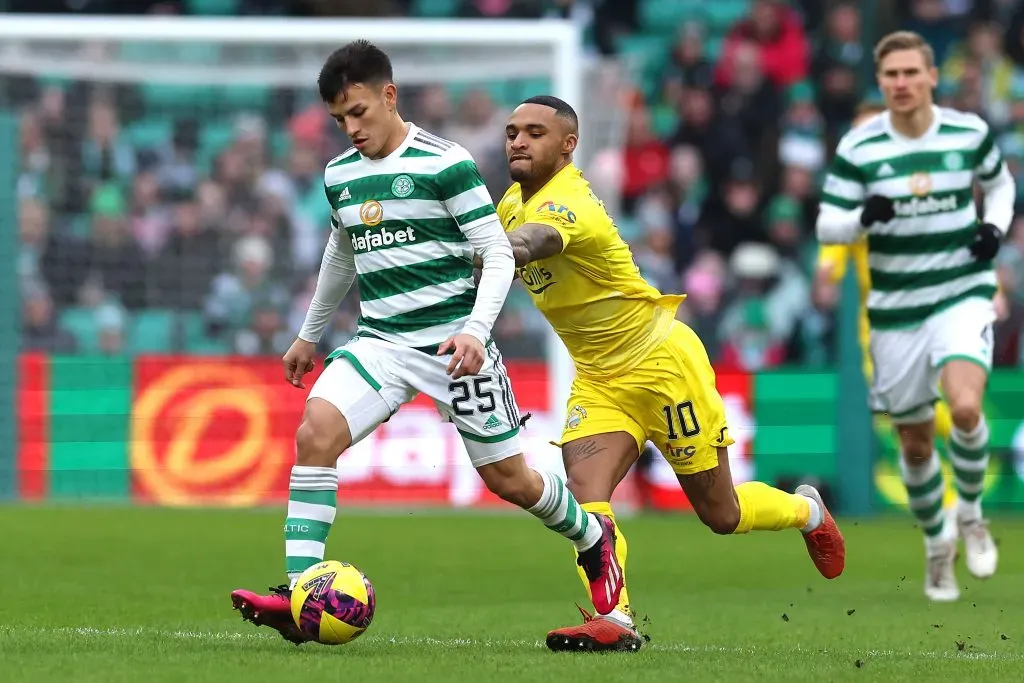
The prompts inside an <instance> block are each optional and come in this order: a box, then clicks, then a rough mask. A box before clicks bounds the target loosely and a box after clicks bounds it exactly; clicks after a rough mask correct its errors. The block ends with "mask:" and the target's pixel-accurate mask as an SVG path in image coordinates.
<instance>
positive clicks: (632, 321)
mask: <svg viewBox="0 0 1024 683" xmlns="http://www.w3.org/2000/svg"><path fill="white" fill-rule="evenodd" d="M505 135H506V152H507V154H508V160H509V171H510V174H511V177H512V180H513V181H514V182H513V184H512V186H511V187H510V188H509V189H508V191H507V192H506V193H505V196H504V198H502V200H501V201H500V202H499V203H498V214H499V216H500V217H501V222H502V224H503V225H504V226H505V230H506V231H507V232H508V237H509V241H510V242H511V244H512V252H513V255H514V257H515V263H516V267H517V268H518V274H519V277H520V278H521V280H522V282H523V284H524V285H525V287H526V289H527V290H529V292H530V296H531V298H532V299H533V301H534V303H535V304H536V306H537V308H538V309H539V310H540V311H541V312H542V313H543V314H544V316H545V317H546V318H547V320H548V322H549V323H550V324H551V326H552V327H553V328H554V330H555V332H556V333H557V334H558V336H559V337H560V338H561V340H562V342H563V343H564V344H565V346H566V348H567V349H568V351H569V354H570V355H571V356H572V359H573V361H574V363H575V367H576V379H575V380H574V382H573V386H572V394H571V396H570V398H569V402H568V405H567V413H566V418H565V429H564V432H563V434H562V437H561V448H562V460H563V462H564V465H565V471H566V474H567V476H568V488H569V490H570V491H571V492H572V493H573V494H574V495H575V496H576V499H577V500H578V501H580V502H581V503H582V504H583V508H584V509H585V510H587V511H589V512H595V513H599V514H601V515H604V516H606V517H607V518H610V519H612V520H614V513H613V511H612V508H611V505H610V503H609V501H610V500H611V497H612V492H613V491H614V489H615V487H616V486H617V485H618V484H619V482H620V481H621V480H622V478H623V477H624V476H625V474H626V472H627V471H628V470H629V468H630V466H631V465H632V464H633V463H634V462H635V461H636V459H637V457H638V456H639V453H640V451H641V449H643V448H644V445H645V443H646V442H647V440H648V439H650V440H651V441H652V442H653V443H654V444H656V445H657V446H658V448H659V450H660V451H661V452H662V454H663V455H664V456H665V458H666V459H667V460H668V462H669V463H670V464H671V465H672V468H673V469H674V470H675V472H676V475H677V477H678V479H679V483H680V485H681V486H682V488H683V491H684V492H685V493H686V495H687V497H688V498H689V500H690V502H691V504H692V505H693V508H694V510H695V511H696V513H697V515H698V516H699V517H700V519H701V521H703V522H704V524H706V525H707V526H708V527H710V528H711V530H712V531H714V532H715V533H718V534H744V533H747V532H749V531H752V530H755V529H756V530H773V531H777V530H781V529H800V530H801V532H802V533H803V538H804V540H805V541H806V545H807V549H808V551H809V552H810V555H811V558H812V559H813V560H814V564H815V566H816V567H817V568H818V570H819V571H820V572H821V573H822V575H824V576H825V577H827V578H835V577H837V576H839V574H840V573H841V572H842V571H843V567H844V564H845V554H846V550H845V545H844V542H843V537H842V535H841V534H840V532H839V529H838V527H837V526H836V524H835V522H834V521H833V520H832V517H831V515H830V514H829V512H828V510H827V509H826V508H825V505H824V504H823V503H822V500H821V496H820V495H819V494H818V492H817V491H816V490H815V489H814V488H812V487H810V486H800V487H798V488H797V490H796V493H786V492H784V491H780V490H778V489H774V488H772V487H770V486H767V485H766V484H763V483H760V482H748V483H745V484H741V485H739V486H735V487H734V486H733V481H732V476H731V474H730V470H729V455H728V451H727V448H728V446H729V445H731V444H732V443H734V441H733V439H732V437H731V436H730V435H729V430H728V425H727V424H726V416H725V406H724V404H723V401H722V398H721V396H720V395H719V394H718V391H717V389H716V387H715V375H714V372H713V370H712V368H711V364H710V362H709V360H708V356H707V353H706V351H705V350H704V346H703V344H701V342H700V340H699V339H698V338H697V336H696V335H695V334H694V333H693V331H692V330H691V329H690V328H689V327H687V326H686V325H684V324H683V323H681V322H679V321H678V320H676V318H675V314H676V309H677V308H678V306H679V303H680V302H681V301H682V300H683V298H684V297H682V296H667V295H662V294H661V293H660V292H659V291H658V290H656V289H655V288H653V287H651V286H650V285H649V284H648V283H647V282H646V281H645V280H644V279H643V278H642V277H641V275H640V272H639V269H638V268H637V266H636V264H635V263H634V261H633V257H632V254H631V253H630V250H629V247H628V246H627V245H626V243H625V242H623V240H622V238H621V237H620V236H619V233H618V230H617V228H616V226H615V224H614V223H613V221H612V219H611V217H610V216H609V215H608V213H607V212H606V210H605V207H604V204H603V203H602V202H601V200H600V199H598V198H597V197H596V196H595V195H594V193H593V192H592V191H591V189H590V184H589V183H588V182H587V180H586V179H585V178H584V177H583V174H582V173H581V172H580V170H579V169H578V168H576V166H574V165H573V151H574V150H575V148H576V143H577V140H578V138H579V121H578V119H577V116H576V112H575V111H573V109H572V107H571V106H569V105H568V104H567V103H566V102H563V101H562V100H560V99H558V98H555V97H549V96H538V97H532V98H530V99H528V100H526V101H525V102H524V103H522V104H521V105H519V106H518V107H517V108H516V109H515V110H514V111H513V112H512V115H511V117H510V119H509V122H508V125H507V127H506V129H505ZM615 551H616V553H617V554H618V559H619V566H620V567H621V568H622V571H623V572H625V568H626V553H627V547H626V540H625V538H624V537H623V535H622V531H621V529H620V528H619V527H618V526H617V525H616V526H615ZM577 564H579V565H580V576H581V578H582V579H583V583H584V585H585V586H586V587H587V588H588V590H591V589H592V587H593V586H594V585H595V584H594V579H593V576H592V575H591V574H590V573H589V570H588V569H587V565H586V563H584V562H582V561H578V562H577ZM640 643H641V640H640V638H639V637H638V635H637V632H636V628H635V625H634V623H633V620H632V615H631V609H630V606H629V598H628V596H627V591H626V590H625V588H624V589H623V590H622V594H621V595H620V596H619V597H618V600H617V603H616V605H615V609H614V610H613V611H611V612H610V613H608V614H603V615H599V616H597V617H592V616H591V615H589V614H587V613H586V612H584V623H583V624H582V625H581V626H572V627H568V628H562V629H557V630H555V631H552V632H550V633H549V634H548V637H547V644H548V647H549V648H551V649H553V650H571V651H577V650H636V649H638V648H639V647H640Z"/></svg>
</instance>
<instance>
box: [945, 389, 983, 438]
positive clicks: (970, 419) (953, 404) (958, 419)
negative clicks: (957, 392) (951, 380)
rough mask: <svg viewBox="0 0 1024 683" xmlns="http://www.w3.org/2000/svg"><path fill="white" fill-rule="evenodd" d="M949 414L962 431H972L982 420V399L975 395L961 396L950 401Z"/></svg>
mask: <svg viewBox="0 0 1024 683" xmlns="http://www.w3.org/2000/svg"><path fill="white" fill-rule="evenodd" d="M949 415H950V417H951V418H952V419H953V424H954V425H955V426H956V428H957V429H959V430H960V431H962V432H972V431H974V428H975V427H977V426H978V422H979V421H980V420H981V401H979V400H978V399H977V398H975V397H974V396H960V397H957V398H956V399H955V400H952V401H950V406H949Z"/></svg>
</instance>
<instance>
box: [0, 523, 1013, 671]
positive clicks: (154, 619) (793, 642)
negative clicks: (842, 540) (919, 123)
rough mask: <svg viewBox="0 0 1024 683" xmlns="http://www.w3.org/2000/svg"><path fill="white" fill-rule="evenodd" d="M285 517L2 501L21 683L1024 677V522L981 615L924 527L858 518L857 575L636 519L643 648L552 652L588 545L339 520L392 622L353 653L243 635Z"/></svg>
mask: <svg viewBox="0 0 1024 683" xmlns="http://www.w3.org/2000/svg"><path fill="white" fill-rule="evenodd" d="M282 520H283V511H280V510H257V511H252V510H239V511H224V510H217V511H209V510H167V509H135V508H71V507H67V508H19V507H9V508H0V529H3V545H2V550H0V575H2V577H3V579H2V582H0V596H2V599H0V680H2V681H4V682H5V683H28V682H31V683H37V682H43V681H45V682H50V681H61V682H72V683H78V682H81V683H93V682H95V683H117V682H120V681H125V682H129V681H130V682H132V683H136V682H137V681H139V680H145V681H152V682H156V681H174V682H181V681H188V682H189V683H207V682H210V683H212V682H215V681H216V682H221V681H229V682H232V683H235V682H244V683H257V682H262V681H272V682H274V683H279V682H280V681H339V680H345V681H355V682H359V683H371V682H373V683H376V682H378V681H416V682H417V683H422V682H424V681H454V682H458V683H461V682H465V683H481V682H482V681H581V682H588V681H595V682H600V683H608V682H614V681H645V683H651V682H653V681H669V680H691V681H701V682H707V681H755V680H756V681H780V682H783V681H784V682H785V683H793V682H795V681H814V682H815V683H820V682H821V681H831V680H835V681H847V680H850V681H854V680H856V681H868V680H885V681H903V680H905V681H921V680H928V681H956V680H962V681H968V680H970V681H975V682H980V681H984V682H985V683H995V682H998V681H1015V682H1019V681H1021V680H1022V679H1024V611H1022V607H1024V589H1022V586H1024V521H1022V520H998V519H997V520H995V521H994V522H993V530H994V533H995V535H996V536H997V538H999V539H1000V540H1001V545H1000V550H1001V554H1002V557H1001V562H1000V569H999V573H998V574H997V575H996V577H995V578H993V579H991V580H989V581H987V582H980V581H977V580H975V579H973V578H972V577H970V576H969V575H968V573H967V570H966V568H965V567H964V566H963V563H962V562H961V563H959V564H958V576H959V578H960V582H961V585H962V586H963V588H964V592H963V598H962V599H961V601H960V602H958V603H955V604H949V605H933V604H930V603H928V602H927V601H926V600H925V598H924V596H923V593H922V576H923V544H922V541H921V537H920V533H919V532H918V531H917V530H915V529H914V528H913V525H912V523H911V521H910V519H909V518H906V519H904V518H902V517H897V518H892V519H888V520H884V521H873V522H860V523H857V524H855V523H853V522H851V521H847V522H846V523H843V522H842V521H840V524H841V525H842V526H843V530H844V533H845V535H846V538H847V544H848V562H847V568H846V573H845V574H844V575H843V576H842V577H840V578H839V579H837V580H835V581H826V580H824V579H822V578H821V577H820V576H819V575H818V574H817V572H816V571H815V570H814V568H813V566H812V565H811V563H810V561H809V559H808V558H807V556H806V552H805V550H804V547H803V543H802V542H801V539H800V537H799V534H798V533H797V532H795V531H789V532H782V533H764V532H761V533H752V534H750V535H748V536H745V537H725V538H723V537H716V536H714V535H712V534H711V533H710V532H709V531H707V530H706V529H704V528H702V527H701V526H700V525H699V523H698V522H697V521H696V520H695V519H693V518H691V517H675V516H672V517H638V518H634V519H624V520H621V521H622V524H623V527H624V531H625V533H626V534H627V538H628V540H629V547H630V562H629V580H630V592H631V598H632V600H633V602H634V605H635V607H636V609H637V611H638V613H639V614H640V615H641V616H642V617H644V630H645V631H646V633H647V634H648V635H649V636H650V638H651V640H650V642H649V643H647V644H646V645H645V647H644V649H643V650H642V651H641V652H639V653H637V654H618V653H616V654H605V655H584V654H565V653H560V654H556V653H551V652H549V651H548V650H547V649H546V648H545V647H544V645H543V639H544V636H545V634H546V632H547V631H548V630H549V629H550V628H553V627H557V626H562V625H566V624H570V623H575V622H576V621H577V614H576V608H575V607H574V605H573V600H578V601H580V603H581V604H584V605H585V604H586V602H585V600H586V595H585V593H584V592H583V588H582V585H581V584H580V583H579V580H578V578H577V576H576V572H575V570H574V566H573V563H572V559H573V558H572V552H571V550H570V548H569V546H568V544H567V543H566V542H565V541H563V540H562V539H560V538H558V537H556V536H555V535H554V534H552V533H551V532H549V531H547V530H545V529H544V528H543V527H542V526H541V525H540V523H539V522H537V521H536V520H534V519H532V518H530V517H529V516H527V515H525V514H510V515H490V516H482V515H463V514H455V513H452V514H431V513H423V512H415V513H395V514H393V515H389V516H379V515H367V514H357V513H354V512H351V511H346V510H339V514H338V521H337V523H336V525H335V527H334V531H333V532H332V535H331V538H330V541H329V542H328V553H327V555H328V557H329V558H336V559H343V560H347V561H351V562H353V563H354V564H356V565H357V566H359V567H360V568H361V569H362V570H363V571H365V572H366V573H367V574H368V575H369V577H370V579H371V580H372V581H373V583H374V586H375V588H376V593H377V613H376V616H375V618H374V622H373V624H372V625H371V626H370V629H369V630H368V631H367V633H366V634H365V635H363V636H362V638H360V639H359V640H357V641H355V642H354V643H352V644H350V645H346V646H341V647H325V646H319V645H315V644H306V645H303V646H301V647H298V648H297V647H295V646H293V645H290V644H288V643H286V642H284V641H283V640H282V639H280V638H279V637H278V636H277V635H276V634H275V633H273V632H271V631H269V630H267V629H265V628H259V629H258V628H256V627H254V626H252V625H251V624H248V623H243V622H242V621H241V620H240V618H239V616H238V614H237V612H234V611H232V610H231V608H230V600H229V598H228V594H229V593H230V591H231V590H232V589H233V588H235V587H248V588H254V589H263V588H265V587H266V586H268V585H270V584H271V583H273V584H277V583H280V582H281V581H282V580H283V575H282V573H283V566H284V561H283V558H282V557H281V555H282V545H283V543H282V539H281V523H282Z"/></svg>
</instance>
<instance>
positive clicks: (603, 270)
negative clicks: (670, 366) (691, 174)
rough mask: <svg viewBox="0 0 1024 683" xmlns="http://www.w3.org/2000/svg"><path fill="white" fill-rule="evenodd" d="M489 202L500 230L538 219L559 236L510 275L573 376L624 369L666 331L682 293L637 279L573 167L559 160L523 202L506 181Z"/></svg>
mask: <svg viewBox="0 0 1024 683" xmlns="http://www.w3.org/2000/svg"><path fill="white" fill-rule="evenodd" d="M497 208H498V216H499V217H500V218H501V223H502V225H503V226H505V230H506V231H509V232H511V231H512V230H515V229H516V228H518V227H520V226H522V225H525V224H527V223H539V224H542V225H548V226H551V227H552V228H554V229H555V230H557V231H558V233H559V234H560V235H561V236H562V252H561V253H560V254H556V255H555V256H552V257H550V258H546V259H540V260H538V261H534V262H533V263H530V264H528V265H526V267H524V268H520V269H519V270H518V275H519V277H520V278H521V280H522V282H523V285H524V286H525V288H526V289H527V291H529V293H530V297H531V298H532V299H533V302H534V304H535V305H536V306H537V308H538V309H539V310H540V312H541V313H543V314H544V317H545V318H547V320H548V322H549V323H550V324H551V326H552V327H553V328H554V330H555V333H556V334H558V336H559V337H560V338H561V340H562V343H564V344H565V347H566V349H567V350H568V351H569V355H570V356H572V359H573V361H574V363H575V365H576V370H577V372H578V373H579V374H580V375H583V376H588V377H611V376H615V375H620V374H622V373H624V372H627V371H629V370H630V369H631V368H633V367H635V366H636V365H637V364H638V363H639V362H640V361H642V360H643V359H644V358H645V357H646V356H647V355H648V354H649V353H650V351H651V349H653V348H654V347H655V346H656V345H657V344H659V343H660V342H661V341H662V340H664V338H665V337H666V336H667V335H668V332H669V330H670V329H671V327H672V321H673V320H674V319H675V313H676V309H677V308H678V307H679V304H680V302H681V301H682V300H683V299H684V298H685V296H682V295H663V294H662V293H661V292H659V291H658V290H657V289H655V288H654V287H652V286H651V285H650V284H648V283H647V281H646V280H644V279H643V277H642V276H641V275H640V269H639V268H637V265H636V263H635V262H634V261H633V255H632V253H631V252H630V250H629V246H628V245H627V244H626V243H625V242H624V241H623V240H622V238H621V237H620V236H619V232H618V229H617V228H616V227H615V223H614V222H613V221H612V219H611V217H610V216H609V215H608V212H607V211H606V210H605V207H604V204H603V203H602V202H601V200H600V199H598V198H597V196H596V195H595V194H594V193H593V191H592V190H591V189H590V183H588V182H587V180H586V178H584V177H583V173H582V172H581V171H580V170H579V169H578V168H576V167H575V166H573V165H572V164H570V165H568V166H566V167H565V168H563V169H562V170H560V171H559V172H558V173H556V174H555V176H554V177H553V178H552V179H551V180H549V181H548V183H547V184H546V185H545V186H544V187H542V188H541V189H540V190H539V191H538V192H537V193H536V194H535V195H534V196H533V197H531V198H530V199H529V200H528V201H527V202H525V203H524V202H523V199H522V192H521V190H520V187H519V184H518V183H514V184H513V185H512V186H511V187H510V188H509V189H508V191H507V192H505V196H504V197H502V199H501V201H500V202H498V207H497Z"/></svg>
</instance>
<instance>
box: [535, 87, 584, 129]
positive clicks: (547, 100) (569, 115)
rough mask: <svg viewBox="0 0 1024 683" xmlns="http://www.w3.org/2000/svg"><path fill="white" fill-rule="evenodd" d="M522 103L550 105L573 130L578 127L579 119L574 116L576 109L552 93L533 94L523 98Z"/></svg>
mask: <svg viewBox="0 0 1024 683" xmlns="http://www.w3.org/2000/svg"><path fill="white" fill-rule="evenodd" d="M522 104H540V105H543V106H545V107H551V108H552V109H554V110H555V115H556V116H558V117H560V118H563V119H565V120H567V121H568V122H569V123H571V124H572V129H573V131H578V130H579V128H580V119H579V117H578V116H576V110H575V109H573V108H572V107H571V106H570V105H569V103H568V102H566V101H565V100H563V99H560V98H558V97H555V96H554V95H534V96H533V97H528V98H527V99H525V100H523V101H522Z"/></svg>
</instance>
